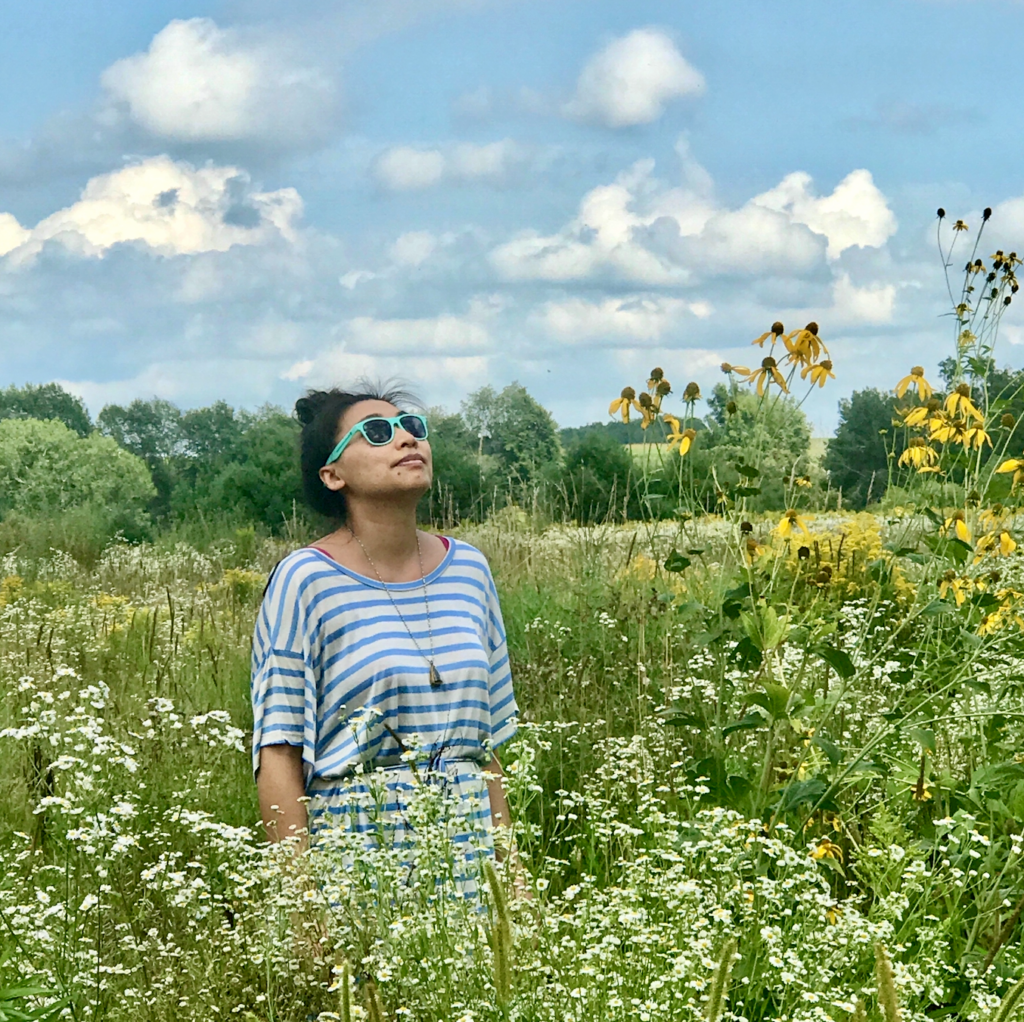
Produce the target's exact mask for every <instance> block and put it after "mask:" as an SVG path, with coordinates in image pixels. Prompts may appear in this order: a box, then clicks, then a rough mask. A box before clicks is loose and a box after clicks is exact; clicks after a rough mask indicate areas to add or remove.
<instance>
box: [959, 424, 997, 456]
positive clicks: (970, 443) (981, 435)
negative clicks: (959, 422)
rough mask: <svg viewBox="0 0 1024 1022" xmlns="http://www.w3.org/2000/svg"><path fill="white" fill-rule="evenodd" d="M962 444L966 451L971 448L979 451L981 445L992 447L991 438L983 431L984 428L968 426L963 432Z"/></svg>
mask: <svg viewBox="0 0 1024 1022" xmlns="http://www.w3.org/2000/svg"><path fill="white" fill-rule="evenodd" d="M962 443H963V445H964V447H966V448H967V449H968V450H970V449H971V448H972V447H973V448H974V449H975V450H976V451H980V450H981V445H982V444H988V445H989V447H991V446H992V437H990V436H989V435H988V433H987V432H986V431H985V427H984V426H969V427H968V428H967V429H965V430H964V438H963V441H962Z"/></svg>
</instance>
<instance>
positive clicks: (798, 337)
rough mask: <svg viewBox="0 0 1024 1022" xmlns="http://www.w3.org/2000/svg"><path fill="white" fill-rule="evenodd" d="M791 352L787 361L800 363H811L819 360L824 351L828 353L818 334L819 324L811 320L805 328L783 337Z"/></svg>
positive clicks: (787, 348)
mask: <svg viewBox="0 0 1024 1022" xmlns="http://www.w3.org/2000/svg"><path fill="white" fill-rule="evenodd" d="M782 340H783V343H784V344H785V345H786V350H787V351H788V352H789V354H788V355H787V356H786V359H787V361H789V362H791V363H796V364H798V365H810V364H811V363H812V362H817V361H818V359H819V358H820V357H821V354H822V352H824V353H825V355H826V356H827V355H828V348H826V347H825V344H824V342H823V341H822V339H821V338H820V337H819V336H818V324H817V323H814V322H811V323H808V324H807V326H805V327H804V328H803V330H797V331H795V332H794V333H792V334H790V335H789V336H788V337H783V338H782Z"/></svg>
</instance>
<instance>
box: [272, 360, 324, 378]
mask: <svg viewBox="0 0 1024 1022" xmlns="http://www.w3.org/2000/svg"><path fill="white" fill-rule="evenodd" d="M314 365H316V363H315V362H314V361H313V359H311V358H305V359H302V360H301V361H300V362H296V363H295V364H294V365H291V366H289V367H288V368H287V369H286V370H285V371H284V372H283V373H281V379H282V380H304V379H305V378H306V377H307V376H309V374H310V372H311V371H312V369H313V366H314Z"/></svg>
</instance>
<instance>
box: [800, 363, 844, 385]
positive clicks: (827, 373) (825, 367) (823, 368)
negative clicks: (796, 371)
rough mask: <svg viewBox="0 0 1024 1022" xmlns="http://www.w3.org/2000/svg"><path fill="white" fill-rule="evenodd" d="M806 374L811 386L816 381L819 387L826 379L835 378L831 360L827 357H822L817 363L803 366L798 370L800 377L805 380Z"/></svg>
mask: <svg viewBox="0 0 1024 1022" xmlns="http://www.w3.org/2000/svg"><path fill="white" fill-rule="evenodd" d="M808 374H809V375H810V377H811V386H813V385H814V384H815V383H816V384H817V385H818V386H819V387H824V386H825V381H826V380H828V379H833V380H834V379H835V378H836V375H835V373H833V372H832V362H831V361H830V360H829V359H827V358H825V359H822V360H821V361H820V362H819V363H818V364H817V365H808V366H804V368H803V369H801V370H800V379H802V380H806V379H807V376H808Z"/></svg>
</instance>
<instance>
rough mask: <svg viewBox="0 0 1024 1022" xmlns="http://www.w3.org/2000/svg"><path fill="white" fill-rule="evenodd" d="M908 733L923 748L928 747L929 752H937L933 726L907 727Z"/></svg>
mask: <svg viewBox="0 0 1024 1022" xmlns="http://www.w3.org/2000/svg"><path fill="white" fill-rule="evenodd" d="M907 734H908V735H910V737H911V738H913V739H914V741H915V742H917V744H918V745H920V746H921V748H922V749H927V750H928V751H929V752H935V732H934V731H932V730H931V728H925V727H912V728H908V729H907Z"/></svg>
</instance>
